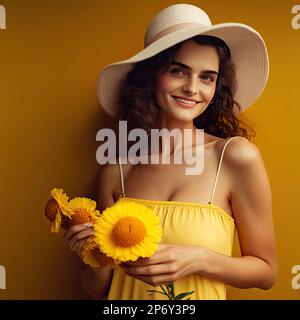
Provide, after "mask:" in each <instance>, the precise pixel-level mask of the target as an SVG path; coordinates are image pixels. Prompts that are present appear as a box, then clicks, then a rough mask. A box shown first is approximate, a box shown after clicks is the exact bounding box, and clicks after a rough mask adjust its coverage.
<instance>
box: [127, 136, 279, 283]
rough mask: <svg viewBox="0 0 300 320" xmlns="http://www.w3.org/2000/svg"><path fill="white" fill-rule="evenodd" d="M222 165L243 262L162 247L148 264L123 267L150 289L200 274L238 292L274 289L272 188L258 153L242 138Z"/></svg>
mask: <svg viewBox="0 0 300 320" xmlns="http://www.w3.org/2000/svg"><path fill="white" fill-rule="evenodd" d="M223 164H224V165H225V166H226V169H227V170H230V172H231V175H230V176H232V181H231V182H232V183H231V186H232V188H231V190H232V192H231V204H232V210H233V214H234V219H235V223H236V228H237V232H238V236H239V241H240V248H241V254H242V257H230V256H225V255H222V254H220V253H216V252H213V251H211V250H209V249H206V248H202V247H197V246H177V245H167V244H162V245H160V246H159V249H158V251H157V252H156V253H155V254H154V255H153V256H152V257H151V258H149V259H147V260H146V261H142V262H139V261H137V262H135V263H127V264H122V265H121V266H122V267H123V268H124V269H125V271H126V272H127V273H128V274H129V275H131V276H134V277H136V278H138V279H140V280H142V281H145V282H147V283H149V284H152V285H159V284H162V283H166V282H170V281H176V280H177V279H180V278H182V277H183V276H185V275H188V274H201V275H203V276H206V277H210V278H213V279H215V280H218V281H221V282H224V283H227V284H229V285H232V286H234V287H238V288H250V287H258V288H261V289H269V288H270V287H271V286H272V285H273V283H274V281H275V278H276V273H277V262H276V253H275V240H274V232H273V222H272V200H271V189H270V185H269V181H268V177H267V174H266V170H265V168H264V164H263V161H262V159H261V156H260V153H259V151H258V149H257V148H256V146H255V145H254V144H252V143H250V142H248V141H245V139H234V140H232V141H231V142H230V143H229V144H228V146H227V149H226V152H225V153H224V160H223ZM223 164H222V165H223ZM222 168H223V167H222Z"/></svg>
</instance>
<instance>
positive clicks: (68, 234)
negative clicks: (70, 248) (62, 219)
mask: <svg viewBox="0 0 300 320" xmlns="http://www.w3.org/2000/svg"><path fill="white" fill-rule="evenodd" d="M92 226H93V225H92V224H91V223H88V224H77V225H75V226H72V227H71V228H70V229H68V230H67V231H66V233H65V234H64V236H63V237H64V239H65V241H66V242H68V241H69V240H70V238H71V237H72V236H73V235H74V234H75V233H77V232H80V231H83V230H85V229H87V228H89V227H92Z"/></svg>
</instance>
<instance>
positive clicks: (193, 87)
mask: <svg viewBox="0 0 300 320" xmlns="http://www.w3.org/2000/svg"><path fill="white" fill-rule="evenodd" d="M182 90H183V92H184V93H185V94H188V95H190V96H194V95H195V94H197V91H198V88H197V79H193V78H190V79H188V80H187V81H186V83H185V84H184V85H183V86H182Z"/></svg>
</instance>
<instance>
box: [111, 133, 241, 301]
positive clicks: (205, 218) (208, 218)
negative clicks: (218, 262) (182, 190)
mask: <svg viewBox="0 0 300 320" xmlns="http://www.w3.org/2000/svg"><path fill="white" fill-rule="evenodd" d="M233 138H237V137H232V138H230V139H229V140H228V141H227V142H226V143H225V145H224V147H223V150H222V154H221V157H220V161H219V166H218V170H217V174H216V179H215V184H214V188H213V192H212V196H211V200H210V201H209V203H208V204H201V203H191V202H177V201H157V200H145V199H137V198H129V197H126V196H125V193H124V180H123V172H122V166H121V164H120V172H121V184H122V196H121V197H120V198H119V199H118V200H117V202H119V201H134V202H137V203H140V204H143V205H146V206H149V207H150V208H151V209H152V210H154V212H155V213H156V214H157V215H158V216H159V218H160V221H161V226H162V228H163V238H162V241H161V242H162V243H172V244H178V245H194V246H202V247H206V248H208V249H210V250H212V251H215V252H218V253H221V254H223V255H227V256H231V254H232V245H233V238H234V233H235V223H234V219H233V218H232V217H231V216H230V215H229V214H228V213H226V212H225V211H224V210H223V209H222V208H220V207H218V206H217V205H214V204H213V203H212V199H213V195H214V191H215V187H216V183H217V178H218V175H219V171H220V167H221V162H222V158H223V154H224V150H225V147H226V145H227V144H228V142H229V141H230V140H232V139H233ZM174 288H175V294H178V293H182V292H188V291H194V293H193V294H192V295H191V296H189V297H191V299H192V300H224V299H226V284H224V283H222V282H219V281H216V280H213V279H210V278H206V277H203V276H200V275H196V274H192V275H188V276H185V277H183V278H181V279H179V280H176V281H175V282H174ZM153 289H156V290H158V291H161V289H160V287H159V286H158V287H156V288H155V287H153V286H151V285H148V284H146V283H144V282H142V281H140V280H137V279H135V278H133V277H129V276H127V275H126V274H125V273H124V271H123V269H122V268H120V267H118V266H117V267H115V269H114V270H113V277H112V282H111V286H110V290H109V293H108V296H107V299H108V300H163V299H167V297H166V296H164V295H162V294H159V293H155V294H154V295H152V296H149V292H147V291H146V290H153Z"/></svg>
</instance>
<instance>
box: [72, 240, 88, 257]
mask: <svg viewBox="0 0 300 320" xmlns="http://www.w3.org/2000/svg"><path fill="white" fill-rule="evenodd" d="M90 238H91V237H88V238H84V239H83V240H79V241H77V242H76V243H75V244H74V246H73V251H74V252H75V253H76V254H78V255H79V256H80V254H81V250H82V247H83V246H84V245H85V243H86V242H87V240H89V239H90Z"/></svg>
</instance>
